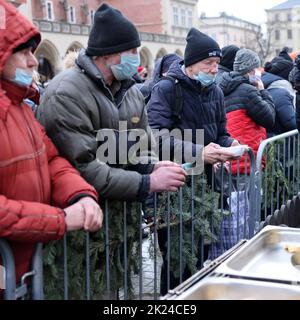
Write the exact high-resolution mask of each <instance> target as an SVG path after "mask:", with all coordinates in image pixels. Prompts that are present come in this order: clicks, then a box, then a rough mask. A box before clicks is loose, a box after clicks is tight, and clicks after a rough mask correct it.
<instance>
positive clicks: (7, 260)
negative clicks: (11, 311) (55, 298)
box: [0, 239, 44, 300]
mask: <svg viewBox="0 0 300 320" xmlns="http://www.w3.org/2000/svg"><path fill="white" fill-rule="evenodd" d="M0 256H1V258H2V264H3V267H4V286H5V290H4V292H3V298H4V300H17V299H25V297H26V295H27V294H28V293H29V292H28V285H27V283H26V279H27V278H28V277H31V278H32V282H31V299H33V300H43V298H44V295H43V257H42V244H40V243H39V244H37V246H36V249H35V252H34V255H33V258H32V270H31V271H30V272H27V273H25V274H24V275H23V276H22V278H21V283H20V284H18V285H17V284H16V271H15V259H14V256H13V253H12V250H11V248H10V245H9V243H8V242H7V241H6V240H4V239H0Z"/></svg>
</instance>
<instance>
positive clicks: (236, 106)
mask: <svg viewBox="0 0 300 320" xmlns="http://www.w3.org/2000/svg"><path fill="white" fill-rule="evenodd" d="M219 86H220V88H221V89H222V91H223V93H224V96H225V110H226V113H228V112H231V111H235V110H240V109H243V110H246V112H247V115H248V116H249V117H250V118H252V120H254V121H255V123H257V124H258V125H260V126H262V127H264V128H266V129H267V130H271V129H272V128H273V126H274V124H275V106H274V103H273V99H272V97H271V96H270V94H269V93H268V92H267V90H261V91H258V90H257V89H256V88H255V87H254V86H253V85H252V84H250V82H249V78H248V77H246V76H241V75H240V74H239V73H236V72H230V73H225V74H223V77H222V79H221V81H220V84H219Z"/></svg>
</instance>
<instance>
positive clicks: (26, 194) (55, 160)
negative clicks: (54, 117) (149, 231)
mask: <svg viewBox="0 0 300 320" xmlns="http://www.w3.org/2000/svg"><path fill="white" fill-rule="evenodd" d="M0 5H1V6H2V7H3V8H4V9H5V16H6V28H5V29H2V30H0V141H1V149H0V150H1V152H0V238H5V239H6V240H8V241H9V244H10V246H11V248H12V251H13V255H14V258H15V265H16V278H17V279H16V281H17V282H19V281H20V278H21V276H22V275H23V274H24V273H25V272H28V271H29V269H30V262H31V258H32V255H33V252H34V249H35V244H36V243H37V242H48V241H50V240H58V239H60V238H61V237H62V236H63V234H64V233H65V230H66V226H65V216H64V212H63V210H62V209H60V208H65V207H67V206H68V205H70V204H72V203H73V202H75V201H76V199H78V198H79V197H82V196H91V197H93V198H94V199H97V193H96V191H95V189H94V188H93V187H91V186H90V185H89V184H87V183H86V182H85V181H84V180H83V179H82V178H81V177H80V175H79V173H78V172H77V171H76V170H75V169H74V168H73V167H72V166H71V165H70V164H69V162H68V161H66V160H65V159H63V158H61V157H60V156H59V154H58V152H57V149H56V148H55V146H54V145H53V144H52V142H51V141H50V139H49V138H48V137H47V136H46V134H45V131H44V130H43V128H42V126H41V125H40V124H39V123H38V122H37V121H36V120H35V118H34V115H33V112H32V111H31V109H30V107H29V106H28V105H26V104H25V103H23V100H24V99H25V98H27V97H28V96H30V94H31V92H32V90H33V89H32V88H31V87H24V86H18V85H16V84H15V83H13V82H11V81H7V80H4V79H3V78H2V76H1V75H2V72H3V68H4V66H5V64H6V62H7V60H8V58H9V57H10V56H11V55H12V53H13V49H14V48H16V47H18V46H19V45H20V44H22V43H24V42H27V41H28V40H29V39H30V38H32V37H35V38H36V41H37V43H39V41H40V34H39V32H38V31H37V29H36V28H35V27H34V26H33V25H32V23H31V22H29V21H28V20H26V19H25V18H24V17H23V16H22V15H21V14H19V13H18V12H17V10H16V9H15V8H14V7H13V6H11V5H10V4H8V3H7V2H6V1H3V0H0ZM0 264H1V260H0Z"/></svg>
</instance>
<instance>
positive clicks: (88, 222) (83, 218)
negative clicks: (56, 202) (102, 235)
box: [64, 197, 103, 232]
mask: <svg viewBox="0 0 300 320" xmlns="http://www.w3.org/2000/svg"><path fill="white" fill-rule="evenodd" d="M64 211H65V213H66V217H65V221H66V226H67V231H74V230H80V229H82V228H84V229H85V230H86V231H91V232H95V231H97V230H99V229H100V228H101V226H102V221H103V213H102V210H101V209H100V207H99V205H98V204H97V203H96V202H95V201H94V200H93V199H92V198H90V197H84V198H82V199H80V200H79V201H78V202H76V203H75V204H73V205H72V206H69V207H67V208H66V209H65V210H64Z"/></svg>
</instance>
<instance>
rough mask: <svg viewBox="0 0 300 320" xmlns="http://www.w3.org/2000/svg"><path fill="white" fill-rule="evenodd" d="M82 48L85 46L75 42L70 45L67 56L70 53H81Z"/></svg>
mask: <svg viewBox="0 0 300 320" xmlns="http://www.w3.org/2000/svg"><path fill="white" fill-rule="evenodd" d="M82 48H84V46H83V45H82V44H81V43H80V42H79V41H74V42H72V43H71V44H70V45H69V47H68V49H67V51H66V54H67V53H68V52H70V51H80V50H81V49H82Z"/></svg>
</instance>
